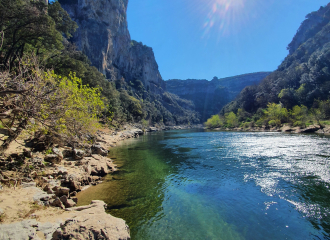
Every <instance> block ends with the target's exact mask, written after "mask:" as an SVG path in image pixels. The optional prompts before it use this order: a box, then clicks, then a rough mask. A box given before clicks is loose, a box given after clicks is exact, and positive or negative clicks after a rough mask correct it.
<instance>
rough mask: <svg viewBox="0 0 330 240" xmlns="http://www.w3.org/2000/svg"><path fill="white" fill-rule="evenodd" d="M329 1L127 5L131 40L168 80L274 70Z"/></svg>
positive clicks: (156, 0) (188, 0) (198, 0)
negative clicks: (299, 31)
mask: <svg viewBox="0 0 330 240" xmlns="http://www.w3.org/2000/svg"><path fill="white" fill-rule="evenodd" d="M328 2H329V1H326V0H129V3H128V11H127V18H128V28H129V31H130V34H131V38H132V39H134V40H136V41H138V42H143V43H144V44H145V45H148V46H150V47H152V48H153V50H154V53H155V57H156V61H157V63H158V65H159V70H160V73H161V75H162V77H163V79H164V80H167V79H174V78H176V79H188V78H193V79H208V80H211V79H212V78H213V77H214V76H217V77H219V78H222V77H229V76H234V75H239V74H244V73H251V72H258V71H273V70H276V68H277V67H278V65H279V64H280V63H281V61H282V60H283V59H284V58H285V57H286V55H287V54H288V51H287V50H286V47H287V45H288V44H289V43H290V42H291V40H292V38H293V36H294V34H295V33H296V31H297V29H298V28H299V26H300V23H301V22H302V21H303V20H304V19H305V16H306V15H307V14H308V13H310V12H312V11H316V10H318V9H319V8H320V6H324V5H326V4H327V3H328Z"/></svg>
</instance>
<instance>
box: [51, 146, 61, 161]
mask: <svg viewBox="0 0 330 240" xmlns="http://www.w3.org/2000/svg"><path fill="white" fill-rule="evenodd" d="M52 151H53V153H54V154H56V155H57V156H58V157H59V158H60V159H63V153H62V152H61V150H60V149H58V148H55V147H54V148H53V149H52Z"/></svg>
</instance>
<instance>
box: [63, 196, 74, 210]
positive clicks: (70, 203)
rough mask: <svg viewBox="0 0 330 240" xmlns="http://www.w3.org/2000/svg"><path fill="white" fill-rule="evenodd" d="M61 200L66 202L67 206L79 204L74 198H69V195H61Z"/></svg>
mask: <svg viewBox="0 0 330 240" xmlns="http://www.w3.org/2000/svg"><path fill="white" fill-rule="evenodd" d="M60 200H61V202H62V203H63V204H64V206H65V207H66V208H71V207H74V206H76V205H77V203H76V202H74V201H73V200H72V199H68V197H67V196H62V197H60Z"/></svg>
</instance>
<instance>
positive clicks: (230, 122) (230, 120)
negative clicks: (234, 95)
mask: <svg viewBox="0 0 330 240" xmlns="http://www.w3.org/2000/svg"><path fill="white" fill-rule="evenodd" d="M225 119H226V126H227V127H230V128H233V127H237V126H238V118H237V116H236V114H235V113H234V112H230V113H228V114H226V115H225Z"/></svg>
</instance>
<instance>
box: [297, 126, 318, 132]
mask: <svg viewBox="0 0 330 240" xmlns="http://www.w3.org/2000/svg"><path fill="white" fill-rule="evenodd" d="M319 129H320V127H319V126H315V125H311V126H309V127H307V128H304V129H301V130H300V132H301V133H314V132H316V131H318V130H319Z"/></svg>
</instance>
